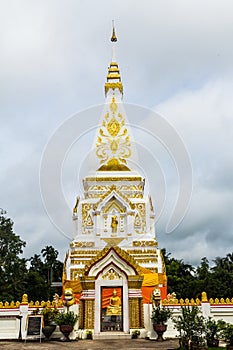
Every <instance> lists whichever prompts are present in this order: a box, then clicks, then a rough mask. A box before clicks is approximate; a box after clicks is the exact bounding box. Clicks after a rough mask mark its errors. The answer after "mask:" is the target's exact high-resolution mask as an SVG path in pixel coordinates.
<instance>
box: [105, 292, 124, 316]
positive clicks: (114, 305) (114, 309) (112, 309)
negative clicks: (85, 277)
mask: <svg viewBox="0 0 233 350" xmlns="http://www.w3.org/2000/svg"><path fill="white" fill-rule="evenodd" d="M106 315H107V316H112V315H121V299H120V298H119V297H118V296H117V291H116V289H114V291H113V292H112V297H111V298H110V300H109V306H108V307H107V313H106Z"/></svg>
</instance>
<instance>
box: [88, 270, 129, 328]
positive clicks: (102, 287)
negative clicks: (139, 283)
mask: <svg viewBox="0 0 233 350" xmlns="http://www.w3.org/2000/svg"><path fill="white" fill-rule="evenodd" d="M111 272H112V271H111V269H110V273H111ZM119 277H120V278H119V279H114V280H105V279H102V278H99V279H97V280H96V281H95V313H94V315H95V323H94V333H95V334H99V333H102V332H124V333H129V295H128V281H127V279H126V277H125V275H124V273H123V274H122V276H119Z"/></svg>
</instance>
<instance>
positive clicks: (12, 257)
mask: <svg viewBox="0 0 233 350" xmlns="http://www.w3.org/2000/svg"><path fill="white" fill-rule="evenodd" d="M13 224H14V223H13V221H12V220H11V219H9V218H7V217H6V216H5V215H4V212H3V211H2V212H1V213H0V278H1V287H0V300H1V301H3V302H4V301H8V302H10V301H12V300H13V301H16V300H21V298H22V295H23V294H24V293H26V294H28V297H29V300H34V301H35V300H48V299H50V300H51V298H52V296H53V295H54V293H55V292H57V290H55V289H54V288H52V286H51V284H52V282H54V281H55V282H59V281H60V282H61V280H62V271H63V263H62V262H61V261H59V260H58V259H57V257H58V251H57V250H56V249H55V248H53V247H52V246H46V247H45V248H43V249H42V250H41V255H40V254H34V256H33V257H31V258H30V259H25V258H24V257H23V256H22V254H23V248H24V247H25V246H26V242H24V241H22V240H21V238H20V236H18V235H17V234H16V233H14V231H13Z"/></svg>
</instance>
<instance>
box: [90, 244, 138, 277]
mask: <svg viewBox="0 0 233 350" xmlns="http://www.w3.org/2000/svg"><path fill="white" fill-rule="evenodd" d="M110 250H114V251H115V252H116V253H117V255H118V256H120V257H121V258H122V259H124V260H125V261H126V262H128V263H129V265H131V266H132V267H133V268H134V269H135V271H136V273H137V274H138V275H142V273H141V269H140V266H139V265H138V264H137V262H136V261H135V259H134V258H133V257H132V256H131V255H130V254H128V253H127V252H126V251H125V250H123V249H121V248H120V247H118V246H114V247H108V246H106V247H105V248H104V249H102V250H101V251H100V252H99V253H98V254H97V255H96V256H95V257H94V258H93V259H92V260H90V261H88V263H87V264H86V266H85V269H84V275H86V276H87V275H88V271H89V270H90V268H91V266H92V265H94V264H96V263H97V262H98V261H99V260H101V259H102V258H104V257H105V256H106V255H107V254H108V253H109V252H110Z"/></svg>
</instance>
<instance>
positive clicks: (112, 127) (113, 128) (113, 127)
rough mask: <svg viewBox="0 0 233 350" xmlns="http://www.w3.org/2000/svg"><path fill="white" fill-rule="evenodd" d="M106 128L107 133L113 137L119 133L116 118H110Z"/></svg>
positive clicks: (118, 124) (119, 128)
mask: <svg viewBox="0 0 233 350" xmlns="http://www.w3.org/2000/svg"><path fill="white" fill-rule="evenodd" d="M107 130H108V132H109V134H110V135H111V136H113V137H115V136H117V135H118V134H119V131H120V130H121V125H120V123H119V122H118V121H117V120H116V118H114V117H113V118H112V119H111V120H110V122H109V123H108V125H107Z"/></svg>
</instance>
